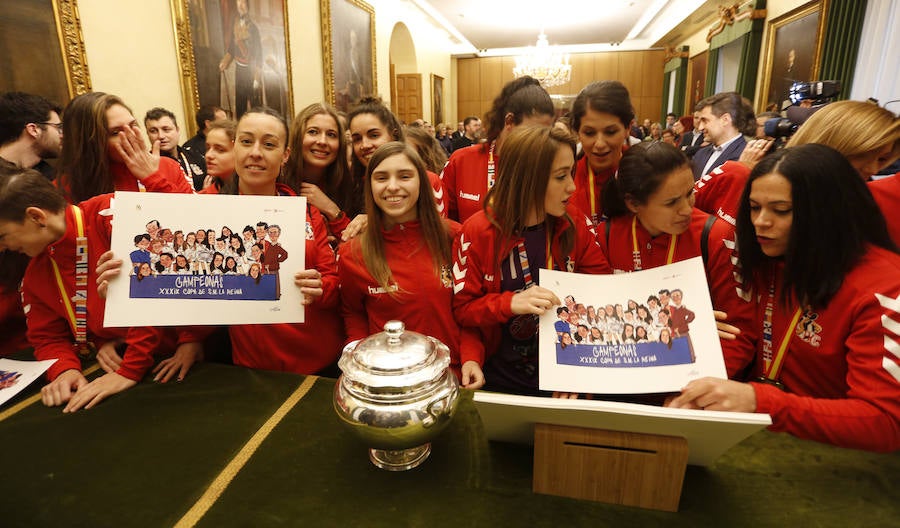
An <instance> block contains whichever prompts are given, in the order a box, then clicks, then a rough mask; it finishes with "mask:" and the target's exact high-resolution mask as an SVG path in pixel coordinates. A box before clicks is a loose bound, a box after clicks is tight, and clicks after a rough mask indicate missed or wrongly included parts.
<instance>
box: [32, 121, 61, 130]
mask: <svg viewBox="0 0 900 528" xmlns="http://www.w3.org/2000/svg"><path fill="white" fill-rule="evenodd" d="M35 125H50V126H52V127H56V130H59V131H60V132H62V131H63V124H62V121H60V122H59V123H47V122H44V123H35Z"/></svg>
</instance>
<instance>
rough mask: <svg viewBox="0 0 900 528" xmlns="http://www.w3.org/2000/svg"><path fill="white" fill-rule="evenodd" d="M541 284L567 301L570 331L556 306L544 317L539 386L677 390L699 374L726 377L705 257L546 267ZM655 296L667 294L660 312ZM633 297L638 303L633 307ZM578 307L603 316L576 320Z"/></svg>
mask: <svg viewBox="0 0 900 528" xmlns="http://www.w3.org/2000/svg"><path fill="white" fill-rule="evenodd" d="M541 286H543V287H544V288H547V289H549V290H552V291H553V292H554V293H555V294H556V295H557V296H558V297H559V298H560V299H561V300H563V299H565V301H566V304H567V305H568V307H567V309H568V311H569V313H570V321H568V322H567V323H568V331H566V326H567V325H566V324H564V321H562V319H561V318H560V315H559V314H557V310H548V311H547V312H545V313H544V315H543V316H541V319H540V332H539V334H538V335H539V353H538V354H539V362H540V371H539V372H540V380H539V385H540V388H541V390H546V391H563V392H581V393H594V394H597V393H602V394H637V393H651V392H678V391H680V390H681V389H682V388H683V387H684V386H685V385H687V384H688V382H689V381H691V380H694V379H697V378H702V377H706V376H713V377H718V378H726V377H727V374H726V371H725V362H724V359H723V357H722V347H721V344H720V343H719V337H718V333H717V330H716V322H715V318H714V317H713V309H712V302H711V301H710V297H709V288H708V286H707V283H706V273H705V271H704V269H703V260H702V259H701V258H700V257H696V258H693V259H689V260H685V261H681V262H676V263H674V264H669V265H667V266H662V267H659V268H653V269H649V270H644V271H639V272H634V273H623V274H616V275H584V274H579V273H567V272H562V271H554V270H543V269H542V270H541ZM661 291H665V292H668V296H669V297H670V298H671V299H672V302H671V303H670V302H667V301H666V300H665V296H663V295H661V294H660V292H661ZM650 297H657V298H658V299H659V298H662V299H663V300H662V302H661V303H660V306H659V307H658V308H659V309H658V310H657V309H653V308H650V306H649V305H652V304H653V303H651V302H649V298H650ZM675 301H680V302H677V303H676V302H675ZM632 303H633V304H636V305H637V306H636V307H633V308H632V309H629V305H631V304H632ZM662 304H666V305H667V306H662ZM578 305H584V306H593V307H594V311H595V312H596V311H598V310H602V311H604V312H605V315H603V316H598V317H597V318H596V319H591V318H589V317H585V316H581V317H578V318H577V320H576V321H575V324H573V322H572V319H573V318H574V317H575V316H574V315H571V313H572V312H574V311H578V310H577V309H575V308H574V307H575V306H578ZM610 307H612V315H611V316H610V315H609V311H610ZM642 307H643V308H644V309H643V310H642V309H641V308H642ZM641 329H643V331H642V330H641Z"/></svg>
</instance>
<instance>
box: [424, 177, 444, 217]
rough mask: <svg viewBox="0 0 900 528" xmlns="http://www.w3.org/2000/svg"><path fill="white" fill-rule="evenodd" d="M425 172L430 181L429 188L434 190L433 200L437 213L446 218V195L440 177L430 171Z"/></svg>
mask: <svg viewBox="0 0 900 528" xmlns="http://www.w3.org/2000/svg"><path fill="white" fill-rule="evenodd" d="M427 173H428V179H429V181H431V190H432V191H434V202H435V204H436V205H437V210H438V213H440V214H441V218H447V195H446V193H445V192H444V184H443V183H442V182H441V177H440V176H438V175H437V174H435V173H433V172H431V171H427Z"/></svg>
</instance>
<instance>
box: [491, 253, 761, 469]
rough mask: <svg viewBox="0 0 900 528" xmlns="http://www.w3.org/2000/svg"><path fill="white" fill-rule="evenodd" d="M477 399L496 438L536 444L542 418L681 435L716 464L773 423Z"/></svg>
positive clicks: (616, 406)
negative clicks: (748, 438)
mask: <svg viewBox="0 0 900 528" xmlns="http://www.w3.org/2000/svg"><path fill="white" fill-rule="evenodd" d="M541 273H542V274H543V273H544V270H541ZM474 400H475V407H476V408H477V409H478V413H479V414H480V415H481V421H482V423H483V424H484V429H485V433H486V434H487V437H488V439H490V440H495V441H499V442H512V443H517V444H529V445H530V444H533V443H534V424H536V423H544V424H554V425H569V426H575V427H588V428H592V429H605V430H609V431H625V432H632V433H647V434H656V435H665V436H675V437H682V438H684V439H686V440H687V442H688V448H689V453H688V464H691V465H696V466H709V465H711V464H712V463H713V462H714V461H715V460H716V459H717V458H718V457H719V456H720V455H721V454H722V453H724V452H725V451H727V450H728V449H729V448H730V447H731V446H733V445H735V444H737V443H738V442H740V441H741V440H743V439H745V438H747V437H748V436H750V435H751V434H753V433H755V432H756V431H759V430H760V429H762V428H764V427H767V426H769V425H771V424H772V419H771V418H770V417H769V415H768V414H758V413H737V412H722V411H703V410H690V409H671V408H668V407H655V406H651V405H638V404H634V403H618V402H608V401H596V400H568V399H558V398H544V397H538V396H517V395H513V394H499V393H495V392H485V391H476V392H475V398H474Z"/></svg>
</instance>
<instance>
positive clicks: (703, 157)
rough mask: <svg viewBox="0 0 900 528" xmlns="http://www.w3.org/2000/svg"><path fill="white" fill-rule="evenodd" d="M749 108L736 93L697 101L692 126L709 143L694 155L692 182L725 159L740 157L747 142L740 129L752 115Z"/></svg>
mask: <svg viewBox="0 0 900 528" xmlns="http://www.w3.org/2000/svg"><path fill="white" fill-rule="evenodd" d="M749 108H751V105H750V103H749V101H748V102H747V103H746V104H745V102H744V100H743V97H741V95H740V94H739V93H736V92H723V93H718V94H715V95H712V96H709V97H707V98H706V99H703V100H701V101H700V102H699V103H697V108H696V111H697V116H698V119H696V120H695V122H694V125H695V126H696V128H697V130H698V131H699V132H700V133H702V134H703V136H704V137H705V138H706V141H707V142H708V143H709V145H707V146H705V147H703V148H701V149H700V150H698V151H697V153H696V154H694V159H693V164H694V181H697V180H699V179H700V178H701V177H703V176H704V175H706V174H709V172H710V171H711V170H713V169H715V168H716V167H718V166H719V165H721V164H723V163H725V162H726V161H728V160H737V159H738V158H740V157H741V152H743V151H744V147H745V146H746V145H747V141H746V140H744V135H743V131H744V129H745V128H746V127H747V119H748V118H750V116H752V112H751V113H750V114H749V115H748V112H747V110H748V109H749ZM753 119H754V120H755V118H753ZM754 124H755V121H754Z"/></svg>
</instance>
